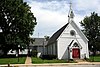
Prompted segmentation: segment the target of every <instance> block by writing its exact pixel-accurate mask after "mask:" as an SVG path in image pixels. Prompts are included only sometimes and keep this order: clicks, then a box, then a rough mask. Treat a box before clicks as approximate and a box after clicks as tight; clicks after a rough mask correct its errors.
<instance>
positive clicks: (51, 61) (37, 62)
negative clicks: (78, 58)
mask: <svg viewBox="0 0 100 67" xmlns="http://www.w3.org/2000/svg"><path fill="white" fill-rule="evenodd" d="M67 62H68V61H67V60H57V59H53V60H43V59H41V58H36V57H32V63H36V64H39V63H67ZM70 62H71V63H73V62H74V61H70Z"/></svg>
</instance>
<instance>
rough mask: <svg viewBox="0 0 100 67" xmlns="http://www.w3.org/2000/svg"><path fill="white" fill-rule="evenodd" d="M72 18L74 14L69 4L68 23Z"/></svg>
mask: <svg viewBox="0 0 100 67" xmlns="http://www.w3.org/2000/svg"><path fill="white" fill-rule="evenodd" d="M73 18H74V12H73V10H72V3H71V2H70V10H69V13H68V23H69V22H70V21H71V20H73Z"/></svg>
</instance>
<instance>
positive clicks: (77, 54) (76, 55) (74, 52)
mask: <svg viewBox="0 0 100 67" xmlns="http://www.w3.org/2000/svg"><path fill="white" fill-rule="evenodd" d="M72 56H73V58H80V50H79V49H78V48H74V49H73V50H72Z"/></svg>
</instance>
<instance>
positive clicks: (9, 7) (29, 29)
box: [0, 0, 36, 54]
mask: <svg viewBox="0 0 100 67" xmlns="http://www.w3.org/2000/svg"><path fill="white" fill-rule="evenodd" d="M30 9H31V8H30V7H29V5H28V4H27V3H26V2H23V0H1V1H0V30H1V32H0V39H1V40H0V49H1V50H3V51H4V53H5V54H7V52H8V51H9V50H10V49H12V50H15V49H18V45H20V46H23V45H28V44H29V42H30V38H29V36H30V35H32V34H33V31H34V27H35V25H36V18H35V17H34V15H33V13H32V12H31V10H30Z"/></svg>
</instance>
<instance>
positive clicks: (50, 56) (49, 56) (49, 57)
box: [41, 55, 57, 60]
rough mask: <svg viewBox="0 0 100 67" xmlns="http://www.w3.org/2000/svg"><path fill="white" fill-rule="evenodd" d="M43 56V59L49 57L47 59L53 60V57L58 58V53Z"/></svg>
mask: <svg viewBox="0 0 100 67" xmlns="http://www.w3.org/2000/svg"><path fill="white" fill-rule="evenodd" d="M41 58H42V59H47V60H52V59H56V58H57V56H56V55H42V57H41Z"/></svg>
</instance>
